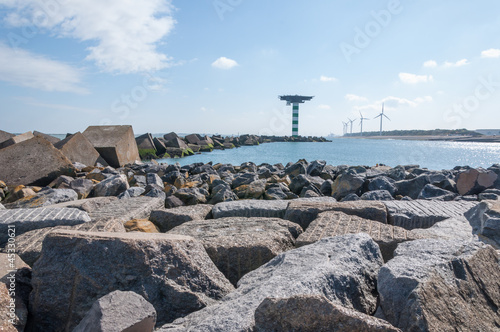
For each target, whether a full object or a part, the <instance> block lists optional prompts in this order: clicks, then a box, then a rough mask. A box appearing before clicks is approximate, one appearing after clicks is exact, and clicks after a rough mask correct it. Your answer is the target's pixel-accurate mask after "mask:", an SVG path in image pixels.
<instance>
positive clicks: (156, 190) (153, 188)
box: [144, 184, 167, 201]
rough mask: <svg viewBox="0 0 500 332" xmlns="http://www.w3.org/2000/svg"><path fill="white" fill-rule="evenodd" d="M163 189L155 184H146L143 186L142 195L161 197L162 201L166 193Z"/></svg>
mask: <svg viewBox="0 0 500 332" xmlns="http://www.w3.org/2000/svg"><path fill="white" fill-rule="evenodd" d="M164 189H165V188H163V187H160V186H157V185H155V184H148V185H147V186H146V188H144V196H145V197H155V198H161V199H162V200H163V201H164V200H165V198H167V194H166V193H165V192H164Z"/></svg>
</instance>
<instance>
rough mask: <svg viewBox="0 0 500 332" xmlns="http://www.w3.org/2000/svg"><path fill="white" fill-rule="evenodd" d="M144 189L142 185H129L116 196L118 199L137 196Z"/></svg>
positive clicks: (142, 192)
mask: <svg viewBox="0 0 500 332" xmlns="http://www.w3.org/2000/svg"><path fill="white" fill-rule="evenodd" d="M145 191H146V189H144V188H142V187H130V188H128V189H127V190H125V191H124V192H122V193H121V194H120V195H118V198H119V199H127V198H131V197H139V196H141V195H142V194H144V192H145Z"/></svg>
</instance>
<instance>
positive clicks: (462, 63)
mask: <svg viewBox="0 0 500 332" xmlns="http://www.w3.org/2000/svg"><path fill="white" fill-rule="evenodd" d="M469 63H470V62H469V61H468V60H467V59H462V60H458V61H457V62H448V61H446V62H445V63H444V64H443V67H444V68H450V67H462V66H465V65H468V64H469Z"/></svg>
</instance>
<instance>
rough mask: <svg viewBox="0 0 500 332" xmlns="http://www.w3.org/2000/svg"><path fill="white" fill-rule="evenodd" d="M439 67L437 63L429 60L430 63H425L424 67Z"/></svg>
mask: <svg viewBox="0 0 500 332" xmlns="http://www.w3.org/2000/svg"><path fill="white" fill-rule="evenodd" d="M437 65H438V64H437V62H436V61H434V60H429V61H426V62H424V67H426V68H436V67H437Z"/></svg>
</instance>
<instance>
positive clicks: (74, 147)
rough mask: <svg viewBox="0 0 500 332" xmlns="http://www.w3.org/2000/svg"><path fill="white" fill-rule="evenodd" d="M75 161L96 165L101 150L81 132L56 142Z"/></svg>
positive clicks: (56, 145) (56, 146) (55, 145)
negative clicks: (98, 150) (95, 147)
mask: <svg viewBox="0 0 500 332" xmlns="http://www.w3.org/2000/svg"><path fill="white" fill-rule="evenodd" d="M54 147H55V148H57V149H59V150H60V151H61V152H62V154H63V155H65V156H66V158H68V159H69V160H71V162H73V163H76V162H78V163H82V164H84V165H87V166H94V165H95V164H96V162H97V158H99V152H97V150H96V149H94V146H93V145H92V143H90V141H89V140H88V139H87V137H85V136H84V135H83V134H82V133H81V132H77V133H76V134H73V135H71V136H68V137H66V138H65V139H63V140H62V141H59V142H57V143H55V144H54Z"/></svg>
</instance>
